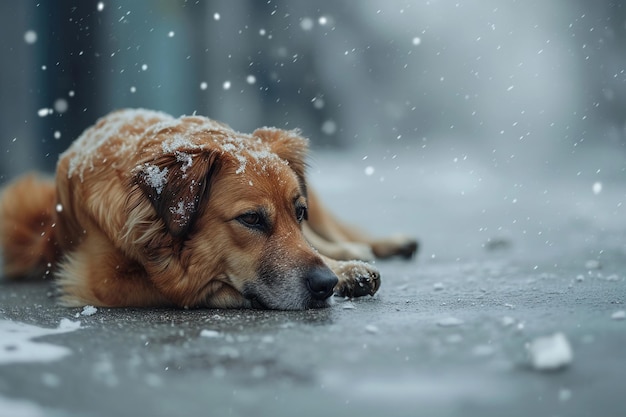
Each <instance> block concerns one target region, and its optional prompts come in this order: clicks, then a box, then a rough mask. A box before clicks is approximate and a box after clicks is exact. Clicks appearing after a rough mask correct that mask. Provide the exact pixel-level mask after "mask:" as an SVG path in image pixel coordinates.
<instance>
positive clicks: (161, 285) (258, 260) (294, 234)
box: [0, 109, 417, 310]
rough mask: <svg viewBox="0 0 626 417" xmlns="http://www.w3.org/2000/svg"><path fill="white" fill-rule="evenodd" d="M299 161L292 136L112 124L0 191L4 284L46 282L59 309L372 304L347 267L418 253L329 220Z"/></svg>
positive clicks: (366, 285) (298, 141)
mask: <svg viewBox="0 0 626 417" xmlns="http://www.w3.org/2000/svg"><path fill="white" fill-rule="evenodd" d="M306 154H307V140H306V139H304V138H302V137H301V136H300V134H299V132H297V131H285V130H280V129H275V128H260V129H257V130H256V131H254V132H253V133H252V134H242V133H239V132H236V131H234V130H232V129H230V128H229V127H228V126H226V125H224V124H221V123H218V122H215V121H213V120H210V119H207V118H205V117H200V116H188V117H181V118H173V117H171V116H169V115H166V114H164V113H159V112H154V111H149V110H142V109H139V110H122V111H118V112H114V113H111V114H109V115H108V116H106V117H104V118H102V119H100V120H99V121H98V122H97V123H96V124H95V125H94V126H92V127H90V128H89V129H87V130H86V131H85V132H84V133H83V134H82V135H81V136H80V137H79V138H78V139H77V140H76V141H75V142H74V143H73V144H72V145H71V147H70V148H69V149H68V150H67V151H65V152H64V153H63V154H62V155H61V156H60V159H59V162H58V165H57V171H56V176H55V178H45V177H42V176H39V175H36V174H30V175H26V176H24V177H21V178H18V179H16V180H14V181H13V182H12V183H10V184H8V185H7V186H6V187H5V188H4V190H3V191H2V195H1V197H0V244H1V245H2V253H3V267H4V273H5V275H6V276H7V277H9V278H20V277H27V276H36V275H39V274H46V273H49V272H52V274H53V275H54V277H55V283H56V285H57V286H58V289H59V301H60V302H61V303H62V304H64V305H66V306H82V305H94V306H108V307H124V306H135V307H154V306H176V307H186V308H187V307H188V308H194V307H219V308H240V307H254V308H268V309H286V310H291V309H307V308H318V307H326V306H328V305H329V300H330V297H331V296H332V295H333V294H337V295H341V296H345V297H359V296H365V295H373V294H375V293H376V291H377V290H378V289H379V287H380V282H381V280H380V275H379V273H378V271H377V270H376V268H375V267H374V266H372V265H371V264H368V263H365V262H362V261H361V260H353V259H354V258H361V259H363V260H371V259H373V258H375V257H379V258H384V257H390V256H395V255H399V256H403V257H407V258H408V257H411V256H412V255H413V254H414V253H415V251H416V250H417V242H416V241H414V240H412V239H409V238H406V237H402V236H395V237H392V238H389V239H377V240H376V239H371V238H370V237H368V236H366V235H364V234H363V233H361V232H360V231H358V230H356V229H354V228H351V227H348V226H346V225H344V224H343V223H341V222H340V221H339V220H337V219H336V218H335V217H334V216H333V215H332V214H331V213H329V212H328V210H326V209H325V208H324V207H323V205H322V204H321V203H320V201H319V198H318V197H317V195H316V194H315V192H314V191H313V190H311V189H310V188H307V184H306V177H305V168H306V163H305V158H306Z"/></svg>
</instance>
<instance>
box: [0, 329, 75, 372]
mask: <svg viewBox="0 0 626 417" xmlns="http://www.w3.org/2000/svg"><path fill="white" fill-rule="evenodd" d="M79 328H80V321H71V320H68V319H62V320H61V322H60V323H59V327H58V328H56V329H44V328H42V327H37V326H33V325H30V324H25V323H19V322H15V321H11V320H0V365H4V364H10V363H19V362H51V361H55V360H59V359H62V358H63V357H65V356H68V355H70V354H71V353H72V351H71V350H70V349H69V348H67V347H65V346H57V345H53V344H51V343H40V342H35V341H33V339H36V338H39V337H42V336H48V335H54V334H63V333H69V332H73V331H75V330H78V329H79Z"/></svg>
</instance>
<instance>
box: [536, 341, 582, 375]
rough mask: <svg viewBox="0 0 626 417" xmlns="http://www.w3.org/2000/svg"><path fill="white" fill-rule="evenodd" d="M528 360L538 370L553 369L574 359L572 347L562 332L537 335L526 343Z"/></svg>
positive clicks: (564, 365)
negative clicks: (543, 335)
mask: <svg viewBox="0 0 626 417" xmlns="http://www.w3.org/2000/svg"><path fill="white" fill-rule="evenodd" d="M528 353H529V354H530V362H531V365H532V367H533V368H534V369H536V370H539V371H553V370H557V369H561V368H564V367H566V366H567V365H569V364H570V363H571V362H572V360H573V359H574V354H573V352H572V348H571V346H570V344H569V341H568V340H567V337H565V335H564V334H563V333H555V334H553V335H552V336H545V337H538V338H536V339H534V340H533V341H531V342H530V343H529V344H528Z"/></svg>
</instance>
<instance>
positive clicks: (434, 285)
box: [433, 282, 444, 291]
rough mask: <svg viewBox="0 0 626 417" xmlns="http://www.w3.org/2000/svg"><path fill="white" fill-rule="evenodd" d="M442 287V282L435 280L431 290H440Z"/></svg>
mask: <svg viewBox="0 0 626 417" xmlns="http://www.w3.org/2000/svg"><path fill="white" fill-rule="evenodd" d="M443 289H444V286H443V283H442V282H435V283H434V284H433V290H435V291H441V290H443Z"/></svg>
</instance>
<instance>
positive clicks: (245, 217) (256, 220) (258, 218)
mask: <svg viewBox="0 0 626 417" xmlns="http://www.w3.org/2000/svg"><path fill="white" fill-rule="evenodd" d="M237 220H238V221H239V223H241V224H243V225H244V226H246V227H249V228H251V229H264V228H265V227H266V225H267V223H266V222H265V218H264V217H263V216H262V215H261V214H260V213H256V212H250V213H245V214H242V215H241V216H239V217H237Z"/></svg>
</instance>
